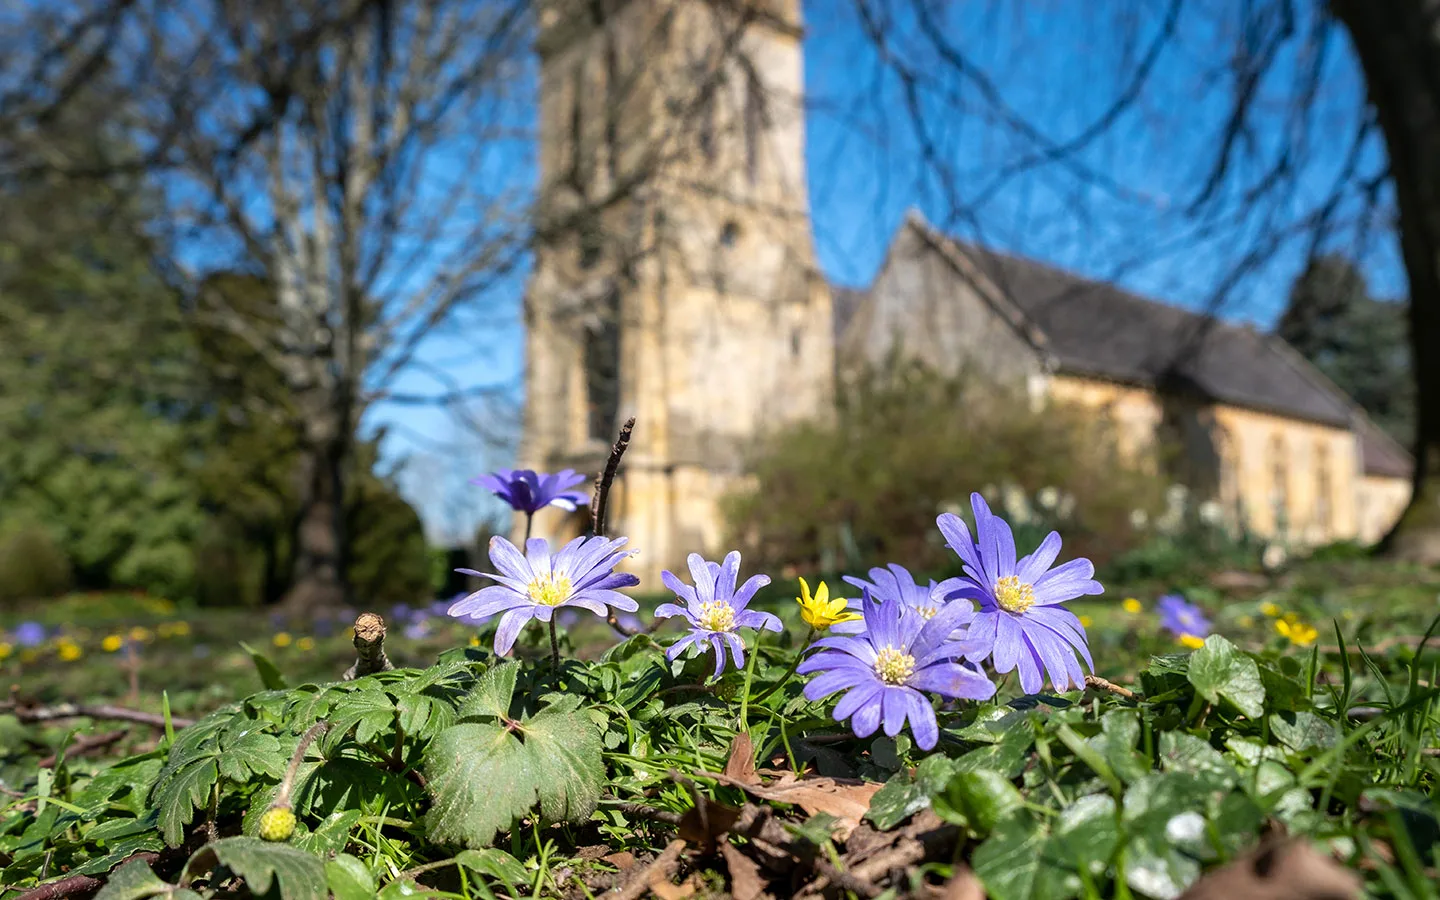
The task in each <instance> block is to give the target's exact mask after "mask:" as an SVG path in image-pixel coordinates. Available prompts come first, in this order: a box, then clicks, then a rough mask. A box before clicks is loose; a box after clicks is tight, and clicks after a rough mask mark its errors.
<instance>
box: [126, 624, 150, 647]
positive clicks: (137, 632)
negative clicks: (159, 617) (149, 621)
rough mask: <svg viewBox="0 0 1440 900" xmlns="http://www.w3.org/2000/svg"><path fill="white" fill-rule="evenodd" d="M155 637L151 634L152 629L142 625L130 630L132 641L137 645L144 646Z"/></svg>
mask: <svg viewBox="0 0 1440 900" xmlns="http://www.w3.org/2000/svg"><path fill="white" fill-rule="evenodd" d="M154 636H155V635H154V634H152V633H151V631H150V629H148V628H145V627H143V626H140V625H136V626H135V627H134V628H132V629H130V640H132V641H134V642H135V643H137V644H143V643H145V642H146V641H148V640H150V639H151V638H152V637H154Z"/></svg>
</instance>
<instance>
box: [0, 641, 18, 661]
mask: <svg viewBox="0 0 1440 900" xmlns="http://www.w3.org/2000/svg"><path fill="white" fill-rule="evenodd" d="M14 651H15V648H14V647H12V646H11V645H9V644H7V643H5V642H4V641H0V659H9V658H10V654H11V653H13V652H14Z"/></svg>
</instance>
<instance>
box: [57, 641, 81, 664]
mask: <svg viewBox="0 0 1440 900" xmlns="http://www.w3.org/2000/svg"><path fill="white" fill-rule="evenodd" d="M84 652H85V651H83V650H81V649H80V645H79V644H77V643H75V642H74V641H72V640H70V639H69V638H61V639H60V642H59V643H58V644H56V645H55V654H56V655H57V656H59V657H60V659H61V661H63V662H74V661H75V660H77V659H79V658H80V657H81V656H83V655H84Z"/></svg>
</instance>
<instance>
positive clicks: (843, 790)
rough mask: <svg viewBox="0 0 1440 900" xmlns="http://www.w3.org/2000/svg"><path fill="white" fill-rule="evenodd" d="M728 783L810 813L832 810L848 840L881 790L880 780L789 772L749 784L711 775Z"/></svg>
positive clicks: (842, 833)
mask: <svg viewBox="0 0 1440 900" xmlns="http://www.w3.org/2000/svg"><path fill="white" fill-rule="evenodd" d="M709 777H712V778H715V779H717V780H718V781H721V782H724V783H725V784H730V785H734V786H735V787H738V788H743V789H744V790H745V791H746V792H747V793H749V794H751V795H753V796H756V797H759V798H761V799H762V800H772V801H774V802H776V803H789V804H792V805H794V806H798V807H800V808H801V809H803V810H805V812H807V813H809V814H810V815H812V816H813V815H815V814H816V813H822V812H823V813H829V814H830V815H832V816H834V817H835V818H836V819H837V820H838V828H837V832H838V834H837V836H838V837H839V839H840V840H842V841H843V840H845V839H846V838H847V837H849V836H850V832H852V831H854V830H855V829H856V827H857V826H859V824H860V819H861V817H862V816H864V815H865V812H866V811H867V810H868V809H870V798H872V797H874V796H875V792H876V791H878V790H880V788H881V787H882V785H881V784H880V783H879V782H878V781H852V780H850V779H839V778H801V779H796V778H795V776H794V775H792V774H790V773H786V774H785V775H784V776H782V777H781V778H779V779H777V780H775V781H772V782H771V783H770V784H746V783H745V782H742V781H738V780H736V779H734V778H731V777H730V776H728V775H711V776H709Z"/></svg>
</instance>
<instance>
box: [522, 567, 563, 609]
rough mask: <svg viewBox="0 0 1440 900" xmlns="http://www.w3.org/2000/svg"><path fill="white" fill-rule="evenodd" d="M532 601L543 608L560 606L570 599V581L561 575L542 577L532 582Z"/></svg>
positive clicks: (530, 590)
mask: <svg viewBox="0 0 1440 900" xmlns="http://www.w3.org/2000/svg"><path fill="white" fill-rule="evenodd" d="M529 593H530V599H531V600H534V601H535V602H536V603H538V604H540V605H541V606H559V605H560V604H562V603H564V602H565V601H566V600H569V599H570V579H568V578H566V577H565V576H564V575H561V576H560V577H559V578H556V577H555V576H554V575H553V574H552V575H541V576H540V577H538V578H536V579H535V580H534V581H532V582H530V587H529Z"/></svg>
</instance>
